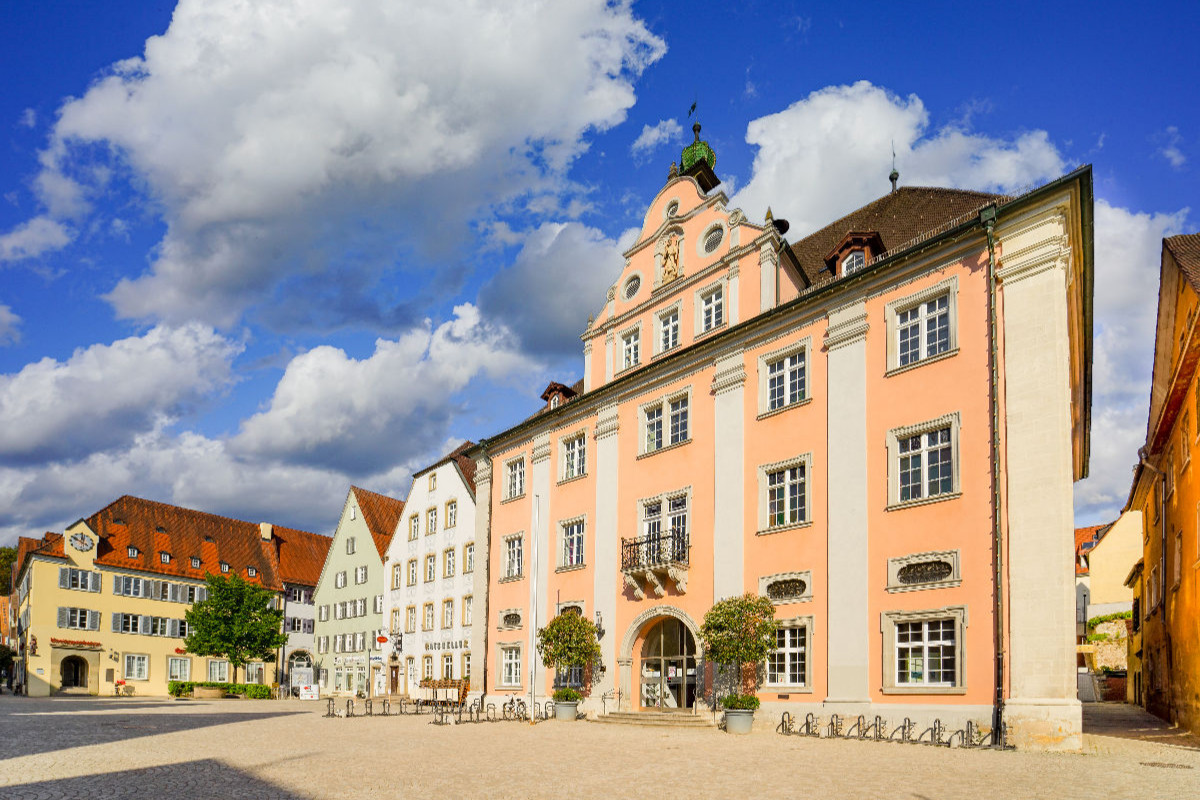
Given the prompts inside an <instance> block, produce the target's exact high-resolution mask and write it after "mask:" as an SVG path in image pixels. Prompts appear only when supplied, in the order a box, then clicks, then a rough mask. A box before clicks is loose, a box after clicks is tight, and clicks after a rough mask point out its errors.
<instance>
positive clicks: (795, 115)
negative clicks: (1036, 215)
mask: <svg viewBox="0 0 1200 800" xmlns="http://www.w3.org/2000/svg"><path fill="white" fill-rule="evenodd" d="M746 141H747V142H749V143H750V144H752V145H754V146H756V147H757V148H758V152H757V153H756V155H755V158H754V164H753V167H752V175H751V178H750V181H749V182H748V183H747V184H746V185H745V187H743V188H742V189H741V190H740V191H738V192H737V194H736V195H734V196H733V197H732V205H734V206H739V207H741V208H743V209H744V210H745V211H746V213H747V215H749V216H750V217H751V218H752V219H761V218H762V217H763V215H764V214H765V213H766V210H767V206H768V205H770V206H771V207H772V210H773V211H774V213H775V215H776V216H778V217H785V218H787V219H788V221H789V222H790V223H791V224H792V231H793V233H792V236H793V237H799V236H803V235H805V234H807V233H811V232H812V231H814V230H817V229H819V228H820V227H822V226H823V225H826V224H828V223H829V222H831V221H832V220H834V219H837V218H838V217H839V216H841V215H842V214H845V213H848V212H850V211H853V210H854V209H855V208H858V207H860V206H862V205H864V204H865V203H868V202H870V201H871V200H874V199H875V198H877V197H880V196H882V195H883V194H885V193H887V191H888V190H889V188H890V186H889V184H888V177H887V176H888V173H889V172H890V171H891V158H892V146H893V142H894V143H895V148H896V163H897V166H898V168H899V170H900V182H901V184H902V185H909V186H950V187H962V188H969V189H982V190H987V189H1006V190H1011V189H1015V188H1019V187H1021V186H1023V185H1025V184H1028V183H1032V182H1035V181H1041V180H1046V179H1049V178H1053V177H1057V176H1058V175H1060V174H1062V173H1063V172H1064V171H1065V169H1066V161H1065V159H1064V158H1063V156H1062V155H1061V154H1060V153H1059V151H1058V149H1057V148H1056V147H1055V146H1054V144H1053V143H1051V142H1050V140H1049V136H1048V135H1047V134H1046V132H1045V131H1029V132H1025V133H1021V134H1017V135H1015V136H1013V137H1011V138H1007V139H1004V138H996V137H991V136H986V135H983V134H978V133H972V132H971V131H970V130H968V129H966V128H964V127H962V126H961V125H951V126H946V127H942V128H939V129H937V130H933V131H931V130H930V129H929V114H928V112H927V111H926V110H925V105H924V103H922V102H921V99H920V98H919V97H917V96H916V95H909V96H908V97H900V96H898V95H895V94H892V93H891V92H888V91H887V90H886V89H883V88H881V87H878V86H874V85H872V84H870V83H868V82H866V81H860V82H858V83H855V84H853V85H851V86H830V87H827V88H824V89H821V90H819V91H816V92H813V93H812V94H810V95H809V96H808V97H806V98H805V99H803V100H800V101H798V102H796V103H793V104H792V105H791V106H789V107H788V108H787V109H785V110H784V111H780V112H779V113H776V114H771V115H769V116H766V117H761V118H759V119H756V120H753V121H752V122H751V123H750V124H749V126H748V127H747V131H746Z"/></svg>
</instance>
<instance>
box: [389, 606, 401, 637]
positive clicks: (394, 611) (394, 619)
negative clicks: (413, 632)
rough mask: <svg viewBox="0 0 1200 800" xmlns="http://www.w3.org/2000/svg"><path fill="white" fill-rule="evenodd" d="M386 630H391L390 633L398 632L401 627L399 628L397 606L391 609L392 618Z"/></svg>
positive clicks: (398, 610)
mask: <svg viewBox="0 0 1200 800" xmlns="http://www.w3.org/2000/svg"><path fill="white" fill-rule="evenodd" d="M388 630H389V631H391V632H392V633H399V632H400V630H401V628H400V609H399V608H393V609H392V620H391V624H390V625H389V626H388Z"/></svg>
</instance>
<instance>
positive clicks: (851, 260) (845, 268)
mask: <svg viewBox="0 0 1200 800" xmlns="http://www.w3.org/2000/svg"><path fill="white" fill-rule="evenodd" d="M866 263H867V257H866V255H865V254H864V253H863V251H862V250H852V251H851V252H850V253H848V254H847V255H846V257H845V258H843V259H842V274H843V275H849V274H851V273H853V272H858V271H859V270H860V269H862V268H863V266H864V265H866Z"/></svg>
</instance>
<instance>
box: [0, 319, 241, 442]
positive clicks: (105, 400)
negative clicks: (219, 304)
mask: <svg viewBox="0 0 1200 800" xmlns="http://www.w3.org/2000/svg"><path fill="white" fill-rule="evenodd" d="M240 351H241V346H240V345H238V344H235V343H233V342H230V341H229V340H227V339H225V338H223V337H221V336H219V335H218V334H217V333H215V332H214V331H213V330H212V329H211V328H207V327H205V326H202V325H200V324H197V323H192V324H189V325H185V326H182V327H179V328H168V327H164V326H159V327H156V328H153V329H151V330H150V331H147V332H146V333H145V334H144V335H142V336H135V337H130V338H127V339H121V340H118V341H116V342H113V343H112V344H96V345H92V346H90V347H86V348H80V349H78V350H76V351H75V352H74V353H73V354H72V355H71V357H70V358H68V359H67V360H65V361H57V360H55V359H52V358H43V359H42V360H41V361H37V362H35V363H32V364H28V365H27V366H25V367H24V368H23V369H21V371H20V372H17V373H15V374H10V375H0V465H23V464H36V463H42V462H46V461H54V460H66V461H70V460H74V459H80V458H86V457H87V456H89V455H90V454H93V453H96V452H100V451H104V450H108V449H110V448H114V447H120V446H127V445H128V444H129V443H130V442H131V441H132V440H133V439H134V437H136V436H137V435H138V434H140V433H143V432H145V431H149V430H153V429H154V428H155V426H156V425H160V424H162V422H163V421H164V420H168V419H171V418H175V417H177V416H178V415H180V414H182V413H185V412H186V411H187V410H189V409H190V408H192V407H194V406H195V404H197V403H199V402H201V401H202V400H203V399H204V398H206V397H208V396H209V395H211V394H212V393H214V392H217V391H220V390H221V389H223V388H225V387H226V386H228V385H229V384H230V383H231V382H232V380H233V377H232V371H231V363H232V360H233V358H234V357H235V356H236V355H237V354H238V353H239V352H240Z"/></svg>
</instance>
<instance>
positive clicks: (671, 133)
mask: <svg viewBox="0 0 1200 800" xmlns="http://www.w3.org/2000/svg"><path fill="white" fill-rule="evenodd" d="M682 138H683V128H682V127H681V126H680V125H679V123H678V122H676V121H675V118H674V117H672V118H671V119H662V120H659V121H658V123H657V124H655V125H643V126H642V132H641V133H639V134H638V137H637V138H636V139H634V140H633V144H631V145H630V146H629V152H630V153H631V154H632V155H633V157H634V158H635V159H644V158H646V157H648V156H649V155H650V154H651V153H653V152H654V151H655V150H657V149H658V148H659V147H660V146H661V145H664V144H670V143H671V142H678V141H680V140H681V139H682Z"/></svg>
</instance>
